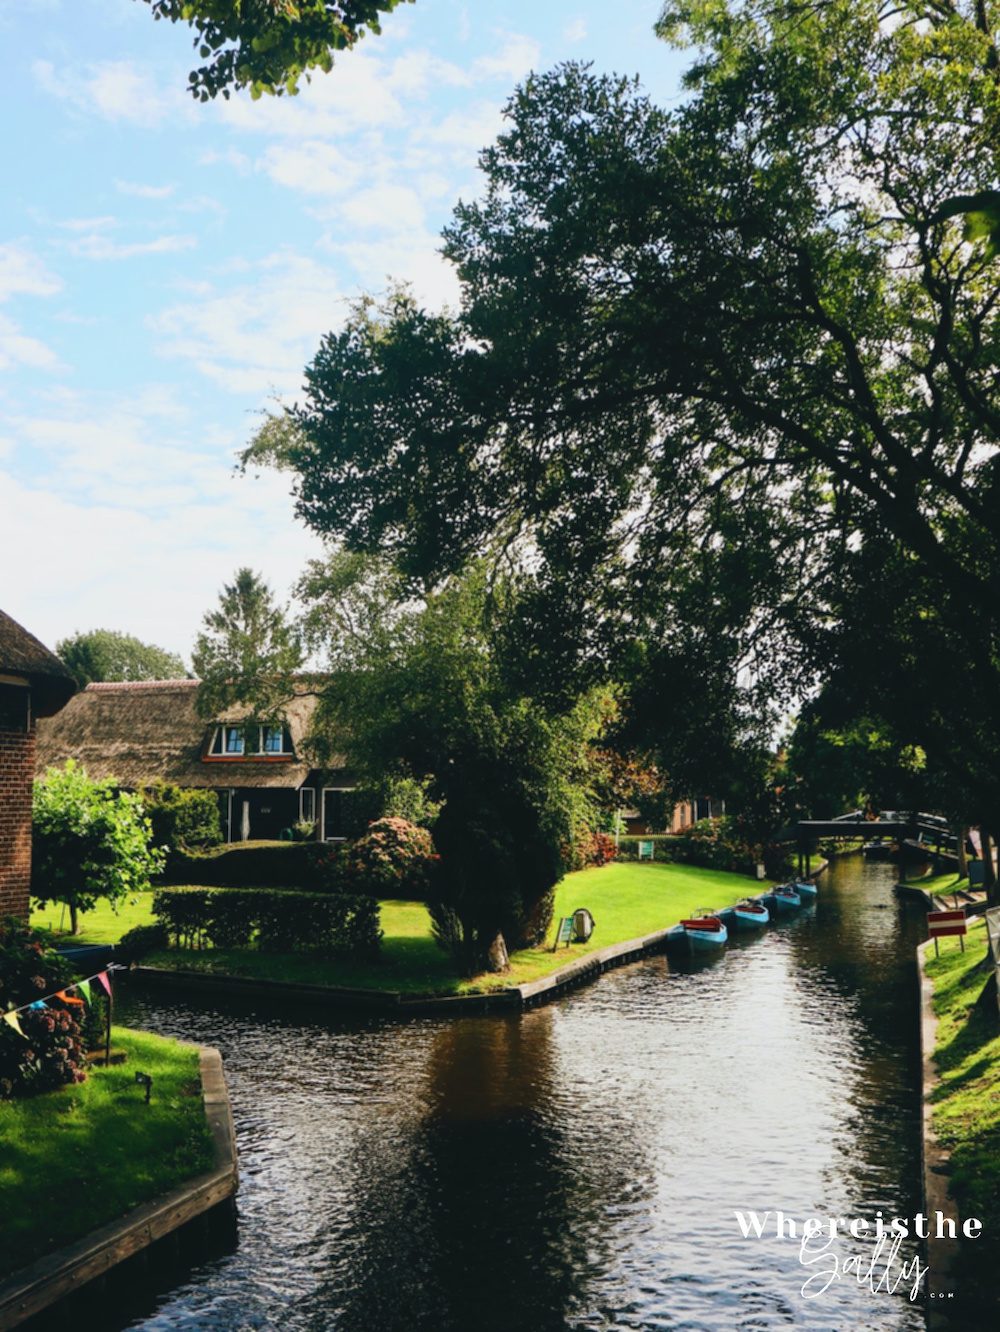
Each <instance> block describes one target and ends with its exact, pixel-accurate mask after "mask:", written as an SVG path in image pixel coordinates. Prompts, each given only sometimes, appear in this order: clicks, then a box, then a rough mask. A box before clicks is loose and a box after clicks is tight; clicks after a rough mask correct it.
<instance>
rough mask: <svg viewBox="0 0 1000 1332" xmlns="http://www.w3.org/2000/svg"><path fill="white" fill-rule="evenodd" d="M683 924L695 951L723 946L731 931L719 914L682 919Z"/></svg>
mask: <svg viewBox="0 0 1000 1332" xmlns="http://www.w3.org/2000/svg"><path fill="white" fill-rule="evenodd" d="M681 925H682V927H683V929H684V933H685V934H686V935H687V938H688V942H689V943H690V945H691V949H692V951H693V952H701V951H702V950H706V949H710V948H721V947H722V945H723V944H724V943H725V942H726V940H727V939H728V938H729V931H728V930H727V929H726V927H725V925H723V923H722V921H721V920H720V919H719V917H718V916H695V917H693V918H692V919H691V920H682V921H681Z"/></svg>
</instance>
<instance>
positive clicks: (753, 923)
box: [733, 897, 771, 930]
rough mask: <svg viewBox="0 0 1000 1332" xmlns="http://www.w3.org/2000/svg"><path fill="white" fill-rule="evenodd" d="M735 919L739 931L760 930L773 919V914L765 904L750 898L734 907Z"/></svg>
mask: <svg viewBox="0 0 1000 1332" xmlns="http://www.w3.org/2000/svg"><path fill="white" fill-rule="evenodd" d="M733 919H734V921H735V924H736V928H737V929H738V930H752V929H759V928H760V926H761V925H766V924H767V922H768V921H769V920H770V919H771V913H770V911H768V909H767V907H766V906H765V905H764V903H763V902H755V901H754V900H753V898H751V897H748V898H746V899H745V900H744V901H742V902H737V903H736V905H735V906H734V907H733Z"/></svg>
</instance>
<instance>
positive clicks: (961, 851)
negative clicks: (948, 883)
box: [958, 823, 969, 879]
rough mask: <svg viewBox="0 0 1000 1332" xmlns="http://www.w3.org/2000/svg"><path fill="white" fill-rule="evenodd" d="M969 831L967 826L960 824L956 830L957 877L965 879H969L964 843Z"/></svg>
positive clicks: (967, 858) (967, 859)
mask: <svg viewBox="0 0 1000 1332" xmlns="http://www.w3.org/2000/svg"><path fill="white" fill-rule="evenodd" d="M968 836H969V829H968V825H967V824H964V823H963V824H962V825H961V826H960V827H959V829H958V877H959V878H960V879H967V878H968V877H969V857H968V854H967V852H966V850H965V843H966V841H967V840H968Z"/></svg>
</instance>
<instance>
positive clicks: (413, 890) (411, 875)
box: [342, 818, 438, 898]
mask: <svg viewBox="0 0 1000 1332" xmlns="http://www.w3.org/2000/svg"><path fill="white" fill-rule="evenodd" d="M437 860H438V857H437V855H436V854H435V851H434V843H433V841H432V840H431V835H430V833H429V832H428V831H427V829H426V828H420V827H418V826H417V825H416V824H415V823H409V822H408V821H407V820H406V819H396V818H386V819H377V820H376V821H375V822H374V823H373V824H372V825H371V827H370V828H369V829H368V831H367V832H366V833H365V835H364V836H363V837H359V838H358V840H357V841H356V842H355V843H353V845H352V846H350V847H348V848H347V851H346V853H345V855H344V857H343V861H342V863H343V871H344V874H345V876H346V883H347V884H348V885H350V886H351V887H352V888H353V889H354V891H355V892H358V891H360V892H369V893H376V894H379V895H381V896H383V897H414V898H425V897H426V895H427V890H428V888H429V887H430V883H431V878H432V876H433V872H434V867H435V866H436V864H437Z"/></svg>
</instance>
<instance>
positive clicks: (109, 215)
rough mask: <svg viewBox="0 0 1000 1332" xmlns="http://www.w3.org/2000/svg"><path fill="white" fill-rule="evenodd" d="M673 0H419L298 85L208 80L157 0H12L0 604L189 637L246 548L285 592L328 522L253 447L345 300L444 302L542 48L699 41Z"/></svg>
mask: <svg viewBox="0 0 1000 1332" xmlns="http://www.w3.org/2000/svg"><path fill="white" fill-rule="evenodd" d="M660 8H661V0H616V3H615V4H614V5H613V6H608V5H607V3H606V0H416V3H414V4H412V5H410V4H406V5H403V6H401V7H400V8H398V9H397V10H396V11H395V12H394V13H392V14H390V15H388V16H386V18H385V20H384V24H383V34H382V35H381V36H380V37H374V36H369V37H366V38H365V39H363V40H362V41H361V42H360V43H359V44H358V46H357V47H356V48H355V49H354V50H353V51H351V52H348V53H345V54H343V55H341V56H339V57H338V59H337V62H336V64H335V66H334V68H333V70H332V71H331V72H330V73H329V74H322V73H320V74H317V75H315V76H314V78H313V81H312V83H311V84H309V85H303V91H302V92H301V93H300V95H299V96H298V97H295V98H287V97H282V98H263V99H261V100H259V101H257V102H254V101H252V100H251V98H250V96H249V94H241V95H238V96H234V97H233V98H232V99H231V100H230V101H229V102H225V101H223V100H222V99H221V98H219V99H217V101H216V102H213V103H209V104H207V105H206V104H201V103H197V102H195V101H194V100H193V99H192V98H191V96H190V94H189V93H188V92H187V91H186V84H187V74H188V71H189V70H190V69H191V68H192V66H193V64H194V63H195V58H194V53H193V51H192V33H191V31H190V30H189V29H188V28H187V27H185V26H184V25H181V24H177V25H170V24H167V23H156V22H154V21H153V19H152V15H151V12H150V9H149V6H148V5H147V4H146V3H144V2H143V0H0V47H2V49H3V51H4V52H5V62H4V63H5V79H4V84H3V89H2V92H0V97H2V98H3V99H4V100H5V101H6V103H7V105H6V107H5V109H4V117H3V123H4V126H5V133H4V135H3V142H2V146H0V163H2V179H3V181H4V182H5V188H4V191H3V196H2V200H3V202H2V204H0V607H2V608H3V609H4V610H6V611H7V612H8V614H10V615H13V616H14V618H15V619H17V620H19V621H20V622H21V623H22V624H23V625H24V626H25V627H26V628H28V629H30V630H31V631H32V632H33V633H35V634H36V635H38V637H40V638H42V639H43V641H45V642H47V643H48V644H49V645H50V646H51V645H54V644H55V643H56V641H57V640H59V639H60V638H63V637H65V636H67V635H69V634H71V633H73V632H75V631H77V630H87V629H95V628H108V629H118V630H122V631H124V632H127V633H132V634H136V635H138V636H139V637H140V638H143V639H145V640H146V641H149V642H153V643H157V644H159V645H160V646H163V647H166V648H169V649H171V650H172V651H175V652H180V653H181V654H182V655H183V656H184V657H185V658H186V657H188V655H189V653H190V648H191V643H192V641H193V639H194V636H195V634H196V633H197V631H198V628H199V625H200V622H201V617H202V616H203V614H204V613H205V611H206V610H208V609H209V608H210V607H211V606H212V605H213V604H214V603H215V601H216V599H217V596H218V593H219V590H220V589H221V587H222V585H223V583H224V582H226V581H227V580H229V579H230V578H231V576H232V574H233V573H234V571H235V570H236V569H237V568H238V567H240V566H241V565H249V566H251V567H252V568H254V569H256V570H258V571H259V572H260V573H262V574H263V575H264V577H265V578H266V579H267V580H268V582H269V583H270V584H271V585H272V587H274V589H275V590H276V592H277V593H278V595H279V596H280V597H282V598H284V597H286V596H288V594H289V592H290V589H291V587H292V585H293V584H294V581H295V579H296V576H297V575H298V573H299V572H300V571H301V569H302V567H303V566H304V564H305V562H306V560H307V559H309V558H311V557H313V556H316V555H318V554H320V553H321V548H320V546H319V543H318V541H317V540H316V538H315V537H313V536H312V535H311V534H310V533H309V532H307V531H306V530H305V529H304V528H303V527H302V526H301V525H300V524H299V523H298V522H297V520H296V519H295V516H294V512H293V505H292V501H291V498H290V496H289V493H288V492H289V481H288V478H287V477H283V476H280V475H264V476H259V477H250V476H241V475H239V474H238V473H237V472H236V470H235V466H234V463H235V458H236V454H237V452H238V451H239V450H240V449H241V448H242V447H243V446H244V445H245V444H246V443H247V441H248V440H249V438H250V436H251V435H252V433H253V431H254V428H255V426H256V424H258V422H259V420H260V413H261V412H262V411H264V410H265V409H266V408H267V407H268V405H269V404H273V401H274V399H275V398H277V399H278V400H279V401H282V402H293V401H295V399H296V398H297V396H298V395H299V393H300V387H301V382H302V371H303V369H304V367H305V366H306V365H307V364H308V362H309V361H310V360H311V359H312V357H313V356H314V354H315V352H316V350H317V348H318V346H319V341H320V339H321V337H322V336H323V335H324V333H326V332H329V331H330V330H333V329H336V328H337V327H339V326H340V325H341V323H342V322H343V320H344V318H345V315H346V313H347V310H348V308H349V305H350V303H351V302H352V301H353V300H355V299H356V298H357V297H358V296H359V295H361V294H362V293H365V292H370V293H374V294H378V293H379V292H381V291H384V290H385V287H386V285H387V282H388V281H389V280H398V279H402V280H405V281H409V282H410V283H412V285H413V286H414V288H415V290H416V293H417V295H418V296H419V297H420V299H421V300H422V301H423V302H424V303H425V304H427V305H429V306H434V307H439V306H442V305H446V304H447V303H449V302H453V301H454V300H455V297H456V292H457V287H456V284H455V281H454V277H453V274H452V273H451V271H450V269H449V268H448V266H447V265H446V264H445V262H444V261H443V259H442V258H441V257H440V255H439V253H438V251H439V246H440V241H439V234H440V230H441V228H442V226H444V225H445V224H446V223H447V221H448V219H449V217H450V214H451V210H452V208H453V206H454V204H455V202H456V201H457V200H458V199H459V198H464V199H470V198H473V197H475V196H476V195H477V194H479V193H480V191H481V188H482V186H481V178H480V175H479V171H478V168H477V155H478V153H479V151H480V150H481V149H482V148H484V147H485V146H486V145H488V144H489V143H491V142H492V141H493V139H494V138H495V137H496V135H497V133H498V132H499V131H500V130H501V128H502V124H503V119H502V108H503V105H504V103H505V101H506V100H507V98H508V97H509V96H510V94H511V92H512V91H513V90H514V88H515V87H516V85H517V84H518V82H519V81H520V80H522V79H523V78H524V77H525V75H526V74H527V73H529V72H530V71H531V70H545V69H549V68H551V67H552V66H554V65H556V64H558V63H559V62H560V61H564V60H583V61H590V62H592V63H593V64H594V67H595V68H596V69H598V70H609V71H617V72H619V73H624V74H638V75H639V76H640V78H641V80H642V84H643V86H644V88H645V90H646V91H647V92H648V93H649V94H650V95H651V96H652V97H653V98H654V99H655V100H657V101H659V102H661V103H663V104H670V103H671V102H672V101H674V100H676V98H677V95H678V88H679V80H680V74H681V73H682V71H683V69H684V66H685V64H686V57H685V56H684V55H683V54H681V53H678V52H676V51H673V50H671V49H670V48H669V47H667V46H666V45H665V44H664V43H662V42H660V41H657V40H656V38H655V37H654V36H653V31H652V30H653V24H654V22H655V20H656V18H657V15H658V12H659V10H660Z"/></svg>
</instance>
